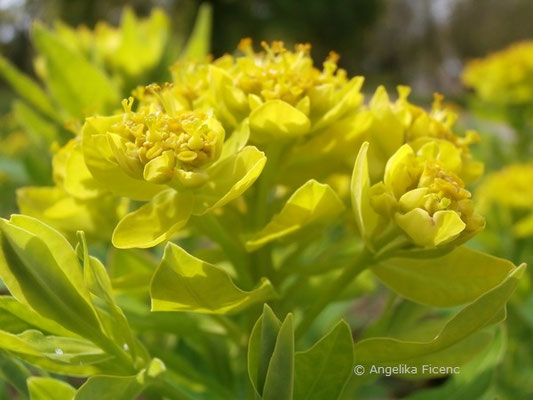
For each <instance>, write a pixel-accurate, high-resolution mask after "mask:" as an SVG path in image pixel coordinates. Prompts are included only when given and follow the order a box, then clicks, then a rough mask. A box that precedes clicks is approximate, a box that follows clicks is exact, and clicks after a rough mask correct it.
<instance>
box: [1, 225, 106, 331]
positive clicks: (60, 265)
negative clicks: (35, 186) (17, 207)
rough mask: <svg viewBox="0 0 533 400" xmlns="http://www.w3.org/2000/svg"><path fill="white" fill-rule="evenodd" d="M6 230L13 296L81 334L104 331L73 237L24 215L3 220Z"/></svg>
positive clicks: (4, 272)
mask: <svg viewBox="0 0 533 400" xmlns="http://www.w3.org/2000/svg"><path fill="white" fill-rule="evenodd" d="M0 230H1V248H0V276H1V277H2V279H3V280H4V282H5V283H6V285H7V287H8V288H9V290H10V292H11V293H12V294H13V296H15V298H17V299H18V300H19V301H20V302H22V303H24V304H27V305H28V306H30V307H31V308H32V309H33V310H35V311H36V312H38V313H39V314H41V315H42V316H44V317H46V318H49V319H52V320H54V321H56V322H58V323H60V324H62V325H63V326H65V327H66V328H67V329H69V330H71V331H73V332H75V333H77V334H79V335H81V336H85V337H90V338H94V337H95V335H98V334H99V322H98V319H97V317H96V314H95V310H94V307H93V305H92V303H91V299H90V295H89V292H88V290H87V288H86V287H85V285H84V283H83V275H82V273H81V266H80V264H79V262H78V259H77V257H76V254H75V252H74V250H73V249H72V247H71V246H70V245H69V243H68V242H67V241H66V240H65V239H64V238H63V237H62V236H61V235H60V234H59V233H58V232H57V231H55V230H53V229H52V228H50V227H48V226H47V225H45V224H43V223H42V222H40V221H38V220H36V219H34V218H31V217H27V216H22V215H13V216H12V217H11V220H10V221H7V220H4V219H2V220H0Z"/></svg>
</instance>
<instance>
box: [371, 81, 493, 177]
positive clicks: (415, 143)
mask: <svg viewBox="0 0 533 400" xmlns="http://www.w3.org/2000/svg"><path fill="white" fill-rule="evenodd" d="M410 91H411V89H410V88H408V87H406V86H399V87H398V99H397V100H396V101H395V102H391V101H390V99H389V96H388V94H387V92H386V90H385V88H384V87H382V86H380V87H379V88H378V89H377V90H376V93H375V94H374V96H373V98H372V99H371V101H370V103H369V106H368V110H367V111H366V112H367V113H368V114H369V115H370V122H369V124H368V127H367V128H366V129H365V130H364V132H363V135H362V136H363V137H364V139H365V140H368V141H369V142H370V143H371V144H372V146H371V147H370V149H369V151H370V153H369V162H370V164H371V166H372V168H371V170H372V177H373V178H374V179H377V178H379V176H380V175H381V174H382V173H383V171H384V168H385V163H386V162H387V160H388V159H389V158H390V157H391V156H392V154H393V153H394V152H395V151H396V150H397V149H398V148H399V147H400V146H402V145H403V144H405V143H408V144H409V145H410V146H411V147H412V148H413V149H414V150H415V151H418V150H419V149H420V148H422V147H423V146H424V145H425V144H426V143H429V142H435V141H438V142H446V143H449V144H451V145H453V146H454V147H455V148H456V149H457V150H458V154H459V158H460V162H461V166H462V171H461V177H462V179H463V180H464V181H465V182H466V183H469V182H472V181H474V180H476V179H477V178H479V176H481V174H482V173H483V164H482V163H480V162H478V161H475V160H473V157H472V154H471V152H470V145H472V144H474V143H477V142H478V141H479V140H480V138H479V135H478V134H477V132H475V131H467V132H466V134H465V135H458V134H457V133H456V132H454V125H455V122H456V120H457V114H456V113H455V112H454V111H453V110H452V109H451V108H450V107H446V106H444V105H443V97H442V96H441V95H440V94H435V96H434V101H433V104H432V107H431V109H430V110H429V112H428V111H426V110H424V109H423V108H421V107H418V106H416V105H414V104H412V103H410V102H409V101H408V99H407V98H408V96H409V93H410Z"/></svg>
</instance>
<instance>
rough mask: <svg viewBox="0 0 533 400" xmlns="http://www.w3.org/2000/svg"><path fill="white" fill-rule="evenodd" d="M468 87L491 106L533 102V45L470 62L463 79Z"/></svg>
mask: <svg viewBox="0 0 533 400" xmlns="http://www.w3.org/2000/svg"><path fill="white" fill-rule="evenodd" d="M462 79H463V82H464V84H465V85H466V86H468V87H471V88H473V89H474V90H475V91H476V93H477V95H478V96H479V97H480V98H481V99H482V100H485V101H487V102H490V103H494V104H499V105H505V104H509V105H513V104H524V103H530V102H532V101H533V41H531V40H530V41H524V42H520V43H515V44H513V45H511V46H509V47H507V48H505V49H503V50H500V51H498V52H495V53H493V54H491V55H489V56H487V57H485V58H481V59H475V60H472V61H470V62H469V63H468V64H467V65H466V67H465V69H464V71H463V76H462Z"/></svg>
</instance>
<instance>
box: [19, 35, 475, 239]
mask: <svg viewBox="0 0 533 400" xmlns="http://www.w3.org/2000/svg"><path fill="white" fill-rule="evenodd" d="M262 47H263V49H262V51H255V50H254V49H253V46H252V43H251V41H250V40H243V41H242V42H241V44H240V46H239V49H238V51H237V53H236V55H225V56H223V57H221V58H218V59H215V60H209V59H207V60H190V61H187V60H185V61H180V62H179V63H177V64H176V65H174V66H173V67H172V73H173V82H170V83H165V84H161V85H156V84H152V85H148V86H146V87H139V88H137V89H136V90H134V92H133V94H132V97H130V98H129V99H125V100H124V101H123V102H122V105H123V108H122V110H120V111H118V109H119V105H117V112H116V114H114V115H111V116H93V117H90V118H88V119H87V120H86V123H85V125H84V127H83V129H82V132H81V134H80V135H79V137H78V138H76V139H74V141H73V142H72V143H70V144H68V145H67V147H68V149H69V150H68V152H65V151H62V152H60V153H58V156H57V157H60V155H61V157H62V160H63V161H62V162H61V165H62V173H63V177H62V179H61V180H56V182H57V183H58V184H59V185H62V186H63V187H64V189H65V190H66V191H67V192H68V193H69V194H70V195H71V196H73V197H75V198H88V197H89V198H91V197H92V198H93V199H94V198H95V197H99V196H103V195H106V196H107V195H111V196H122V197H126V198H129V199H133V200H138V201H146V202H147V203H146V204H145V205H143V206H142V207H141V208H139V209H137V210H135V211H133V212H131V213H129V214H127V215H122V216H121V218H122V219H121V220H120V222H119V223H118V225H117V227H116V228H115V231H114V235H113V242H114V244H115V245H116V246H118V247H149V246H153V245H156V244H157V243H160V242H161V241H163V240H165V239H166V238H168V237H169V236H170V235H171V234H173V233H174V232H175V231H176V230H177V229H179V228H180V227H182V226H184V225H185V224H186V222H187V220H188V219H189V217H190V216H191V215H202V214H205V213H207V212H210V211H211V210H213V209H215V208H219V207H221V206H223V205H224V204H227V203H229V202H230V201H232V200H234V199H237V198H238V197H240V196H241V195H242V194H243V193H244V192H245V191H246V190H247V189H248V188H249V187H250V186H251V185H252V184H253V183H254V181H255V180H256V179H257V178H258V177H259V176H260V175H261V172H262V170H263V168H264V166H265V163H268V162H270V163H276V165H274V166H271V167H272V168H273V169H275V170H276V171H277V177H278V180H277V181H276V182H274V183H275V184H277V185H279V186H285V187H286V188H288V189H289V190H291V191H293V190H294V189H295V188H294V187H293V186H294V185H301V183H302V182H305V181H306V180H307V179H309V178H314V179H319V180H323V181H326V182H328V181H329V180H332V179H334V177H338V176H343V175H348V174H349V173H350V172H351V170H352V168H353V165H354V162H355V160H356V157H357V154H358V153H359V150H360V149H361V147H362V145H363V143H365V142H368V151H367V152H365V156H366V157H367V159H366V161H365V162H366V163H367V165H368V175H369V190H368V191H365V193H366V194H365V195H366V196H368V199H366V200H365V201H367V202H368V204H370V207H371V209H372V212H373V213H375V214H376V216H377V218H379V220H380V221H379V223H376V225H375V226H376V227H378V226H379V227H380V230H381V231H387V232H395V234H397V235H401V236H402V237H403V238H404V239H405V240H407V241H409V242H410V243H411V244H412V245H414V246H421V247H426V248H428V247H429V248H431V247H437V246H442V245H446V244H449V243H451V242H454V241H462V240H464V239H465V238H467V237H471V236H472V235H473V234H475V233H476V232H478V231H479V230H481V229H482V228H483V226H484V219H483V218H482V217H480V216H479V215H478V214H476V213H475V211H474V206H473V203H472V199H471V194H470V192H469V191H468V190H467V189H466V188H465V185H466V184H468V183H470V182H472V181H474V180H475V179H477V178H478V177H479V176H480V175H481V174H482V172H483V165H482V164H481V163H479V162H477V161H475V160H473V158H472V155H471V153H470V150H469V146H470V144H472V143H475V142H476V141H477V140H478V136H477V134H476V133H475V132H467V133H466V134H465V135H462V136H461V135H458V134H456V133H455V132H454V131H453V125H454V123H455V120H456V114H455V113H454V112H453V111H451V110H450V109H449V108H446V107H445V106H443V104H442V98H441V97H440V96H436V97H435V101H434V104H433V107H432V108H431V110H429V111H426V110H424V109H423V108H420V107H417V106H415V105H413V104H411V103H410V102H409V101H408V99H407V97H408V95H409V88H407V87H399V89H398V99H397V100H396V101H391V100H390V99H389V97H388V95H387V93H386V91H385V89H384V88H383V87H379V88H378V89H377V90H376V92H375V94H374V95H373V97H372V99H371V100H370V101H369V102H368V104H365V103H364V101H363V100H364V96H363V95H362V94H361V86H362V83H363V78H362V77H353V78H349V77H348V76H347V74H346V71H344V70H342V69H340V68H338V67H337V60H338V56H337V55H336V54H334V53H332V54H330V56H329V57H328V58H327V59H326V61H325V62H324V63H323V68H322V69H319V68H317V67H315V66H314V64H313V61H312V59H311V57H310V46H309V45H297V46H295V48H294V51H289V50H287V49H286V48H285V47H284V45H283V43H281V42H274V43H272V44H270V45H268V44H265V43H262ZM366 146H367V145H365V148H366ZM65 153H66V154H65ZM271 155H272V157H271ZM65 159H67V160H66V161H65ZM69 160H70V161H69ZM80 161H82V162H80ZM65 176H66V178H65ZM88 192H90V195H88ZM27 195H28V193H27V192H24V191H21V193H20V197H21V199H20V201H19V203H20V204H21V208H22V212H25V213H31V212H28V211H29V210H28V209H26V210H24V196H27ZM41 217H42V216H41ZM154 218H156V219H158V220H159V221H160V222H159V224H160V227H159V228H158V229H159V230H158V232H156V233H152V234H151V235H150V236H149V237H145V236H146V235H145V236H143V235H142V234H141V233H140V232H142V230H143V229H142V228H143V224H144V225H145V224H147V223H153V222H150V221H153V220H154Z"/></svg>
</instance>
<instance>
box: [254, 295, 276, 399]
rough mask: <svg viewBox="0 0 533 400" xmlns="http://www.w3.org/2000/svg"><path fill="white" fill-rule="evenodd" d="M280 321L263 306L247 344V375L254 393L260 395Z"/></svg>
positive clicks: (266, 306) (270, 310)
mask: <svg viewBox="0 0 533 400" xmlns="http://www.w3.org/2000/svg"><path fill="white" fill-rule="evenodd" d="M280 326H281V321H280V320H279V319H278V318H277V317H276V315H275V314H274V313H273V312H272V309H271V308H270V307H269V306H268V305H267V304H265V305H264V306H263V314H262V315H261V316H260V317H259V319H258V320H257V321H256V323H255V325H254V327H253V329H252V332H251V333H250V340H249V343H248V375H249V377H250V381H251V382H252V386H253V387H254V389H255V391H256V393H257V394H258V395H261V394H262V393H263V388H264V386H265V378H266V374H267V371H268V365H269V364H270V358H271V357H272V353H273V352H274V347H275V346H276V340H277V337H278V333H279V328H280Z"/></svg>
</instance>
